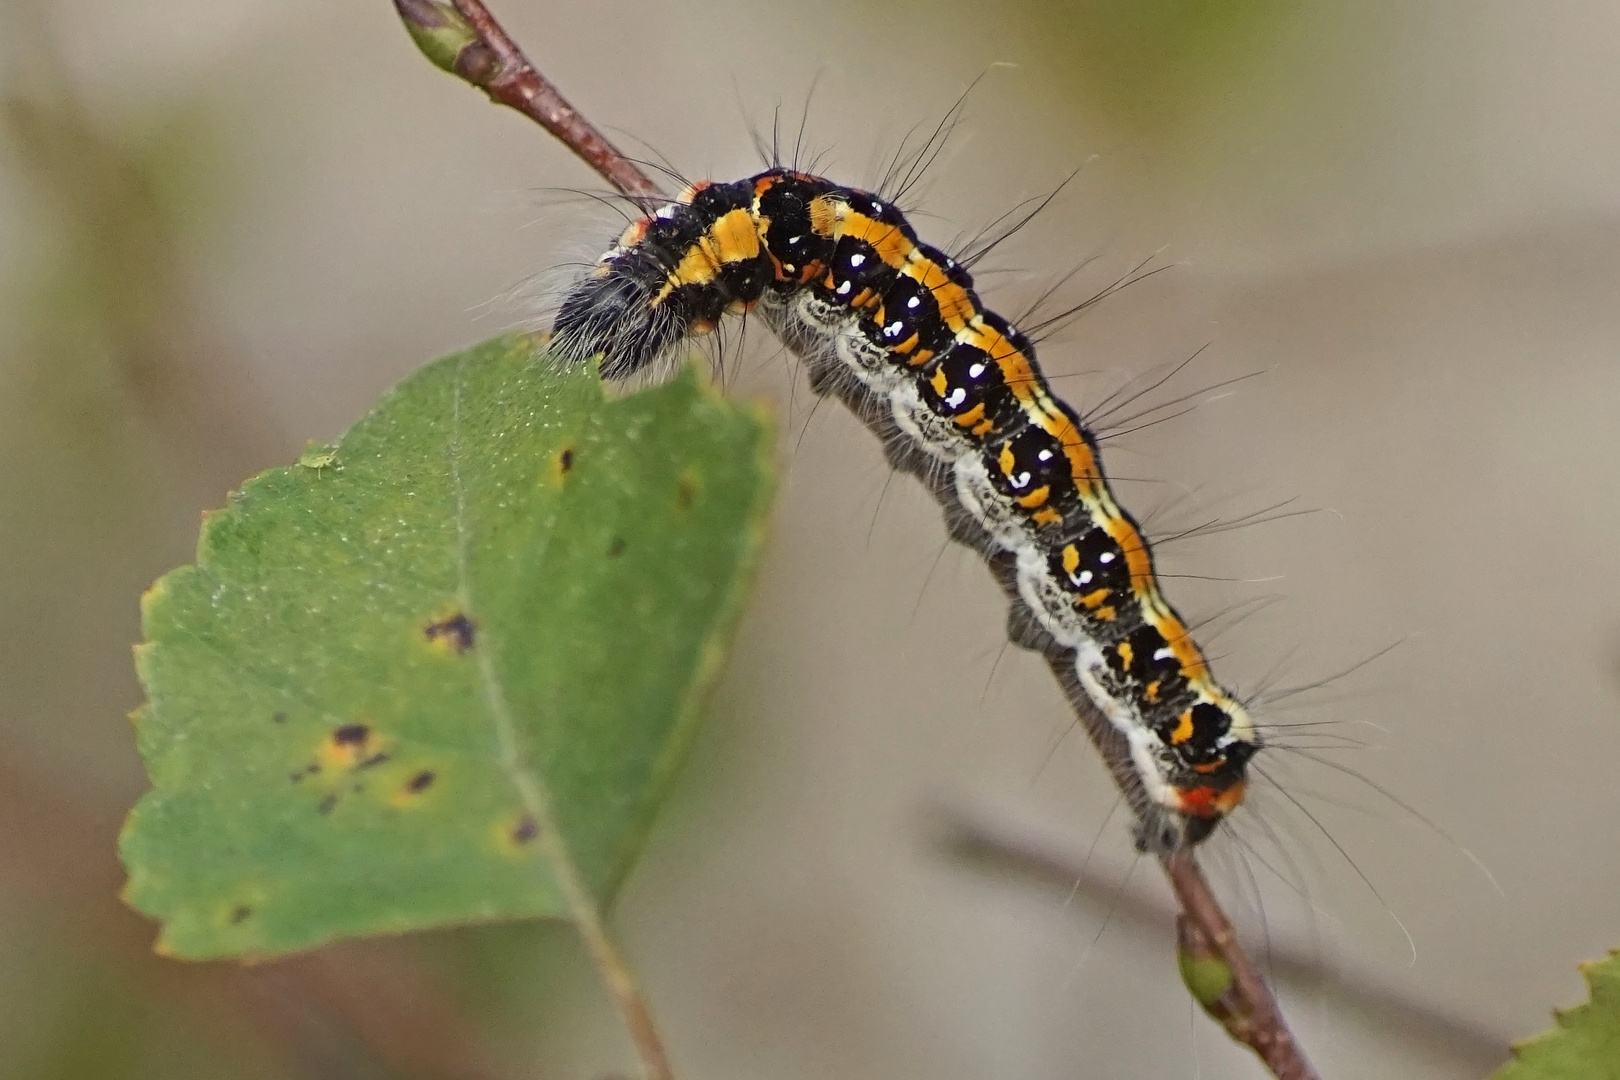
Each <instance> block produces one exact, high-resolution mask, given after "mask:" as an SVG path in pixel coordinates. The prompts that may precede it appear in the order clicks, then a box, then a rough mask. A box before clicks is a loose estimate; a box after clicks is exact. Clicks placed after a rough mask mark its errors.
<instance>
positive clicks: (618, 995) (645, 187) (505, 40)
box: [394, 0, 1318, 1080]
mask: <svg viewBox="0 0 1620 1080" xmlns="http://www.w3.org/2000/svg"><path fill="white" fill-rule="evenodd" d="M450 3H451V4H453V5H454V6H453V8H451V7H448V6H447V5H446V4H444V3H442V2H440V0H394V4H395V7H396V8H397V9H398V10H399V13H400V17H401V18H402V19H403V20H404V21H405V23H406V26H407V28H409V29H410V30H411V35H412V38H413V39H414V40H416V41H417V43H418V45H419V46H421V47H422V49H423V51H424V52H425V53H426V54H427V55H428V58H429V59H430V60H432V61H433V62H434V63H435V64H437V65H438V66H440V67H442V68H445V69H446V70H449V71H451V72H452V73H453V74H455V75H458V76H460V77H461V78H462V79H463V80H464V81H466V82H468V83H470V84H471V85H473V86H476V87H478V88H479V89H481V90H483V91H484V92H485V93H487V94H488V95H489V96H490V99H491V100H493V101H496V102H498V103H499V104H502V105H506V106H509V107H511V108H513V109H516V110H517V111H518V112H520V113H522V114H523V115H524V116H527V117H529V118H530V119H531V120H534V121H535V122H536V123H538V124H539V125H540V126H541V127H543V128H545V129H546V130H547V131H549V132H551V134H552V135H554V136H555V137H556V138H557V139H558V141H560V142H561V143H562V144H563V145H564V146H566V147H568V149H570V150H572V151H573V152H574V153H575V154H577V155H578V156H579V157H580V158H581V159H583V160H584V161H585V163H586V164H588V165H590V166H591V168H592V169H594V170H596V172H597V174H598V175H600V176H601V177H602V179H604V180H606V181H607V182H608V183H609V184H611V185H613V187H614V188H615V189H616V190H618V191H619V192H620V193H621V194H623V195H625V196H626V197H627V198H630V199H632V200H636V201H650V200H656V199H659V198H661V197H662V194H661V192H660V189H659V187H658V185H657V184H655V183H654V182H653V181H652V180H651V179H650V178H649V177H648V176H647V174H646V173H644V172H643V171H642V170H641V169H640V168H639V167H638V166H637V165H636V164H635V162H633V161H631V160H630V159H629V158H627V157H625V156H624V154H623V153H621V152H620V151H619V150H618V149H617V148H616V147H615V146H614V145H613V144H612V143H610V142H609V141H608V140H607V138H606V137H604V136H603V135H602V133H601V132H600V131H598V130H597V129H596V127H595V125H593V124H591V123H590V121H588V120H586V119H585V117H583V116H581V115H580V114H579V112H578V111H577V110H575V109H574V107H573V106H571V105H569V104H568V102H567V100H566V99H565V98H564V97H563V96H562V94H561V93H560V92H559V91H558V90H557V88H556V87H555V86H554V85H553V84H552V83H551V82H550V81H549V80H547V79H546V78H545V77H544V76H542V75H541V74H540V72H539V71H538V70H537V69H536V68H535V67H534V65H533V64H532V63H530V61H529V59H528V58H527V57H526V56H524V55H523V51H522V50H521V49H519V48H518V46H517V44H516V43H515V42H514V41H513V40H512V38H511V37H510V36H509V35H508V34H507V33H506V31H505V30H504V29H503V28H502V27H501V25H500V23H499V22H497V21H496V19H495V17H494V16H493V15H492V14H490V12H489V9H488V8H486V7H485V6H484V5H483V3H481V2H480V0H450ZM446 18H449V19H452V20H457V21H456V22H455V24H454V26H453V27H451V29H452V31H453V32H456V33H461V34H467V35H469V36H468V37H467V39H466V40H465V41H464V42H459V41H458V42H457V45H458V46H459V47H457V48H455V49H454V53H453V55H452V56H451V57H449V61H450V62H449V63H448V64H447V63H446V62H445V60H444V58H442V57H441V55H440V54H439V53H437V52H436V51H435V49H434V48H433V47H432V46H431V45H430V44H428V43H425V42H426V40H427V36H428V34H430V33H433V32H439V33H441V36H440V37H438V38H433V39H432V41H433V43H435V44H437V43H439V42H442V40H443V37H442V31H443V30H444V29H445V28H446V26H447V24H446V23H445V22H444V21H443V20H445V19H446ZM790 348H791V346H790ZM835 392H838V393H839V394H840V396H841V397H843V399H844V403H845V404H846V405H848V406H849V407H850V409H851V410H852V411H853V412H854V413H855V415H856V416H857V417H859V418H860V419H861V422H862V423H864V424H865V425H866V426H867V428H868V429H869V430H871V431H872V433H873V434H874V435H876V436H877V437H878V438H879V439H880V440H884V441H885V444H886V440H887V437H888V435H889V432H888V431H887V430H886V425H887V423H888V422H889V421H887V419H886V417H885V416H884V415H883V414H882V412H881V411H880V410H875V409H874V408H873V407H872V403H871V401H870V400H868V399H867V398H866V397H863V396H862V395H863V394H864V391H861V390H856V389H852V388H851V389H847V390H838V391H835ZM917 476H918V479H919V480H921V481H922V482H923V484H924V485H925V486H927V487H928V488H929V490H930V491H932V492H933V494H934V495H935V497H936V498H937V499H939V500H940V501H941V504H942V505H944V506H946V507H951V506H954V505H955V499H956V496H955V491H954V489H952V488H950V487H949V484H948V481H946V480H945V479H944V478H943V477H942V476H939V475H934V476H930V475H927V474H926V473H919V474H917ZM991 569H992V572H996V571H997V567H996V566H995V565H994V564H992V567H991ZM996 576H997V579H998V581H1000V582H1001V584H1002V586H1003V588H1004V589H1007V590H1008V591H1009V593H1010V595H1011V596H1012V598H1013V599H1014V600H1016V599H1017V598H1018V593H1017V587H1016V584H1012V585H1011V587H1010V588H1009V581H1008V580H1007V579H1006V576H1005V575H1004V574H1002V573H997V574H996ZM1044 655H1045V657H1046V660H1047V663H1048V665H1049V666H1050V667H1051V668H1052V670H1053V672H1054V674H1056V675H1057V676H1058V679H1059V682H1061V683H1063V684H1064V689H1065V691H1066V692H1067V694H1068V697H1069V701H1070V704H1071V706H1072V707H1073V708H1074V710H1075V714H1076V716H1077V717H1078V718H1079V720H1080V722H1081V725H1082V726H1083V727H1085V728H1086V729H1087V731H1088V732H1090V733H1092V735H1093V741H1094V742H1097V745H1098V749H1099V750H1100V751H1101V752H1102V753H1103V758H1104V760H1105V761H1106V762H1107V764H1108V766H1109V768H1110V770H1111V771H1112V772H1113V774H1114V776H1115V778H1116V780H1120V779H1122V778H1123V777H1124V776H1125V775H1126V774H1127V773H1128V772H1129V771H1130V767H1129V762H1128V761H1127V760H1126V759H1124V758H1123V757H1121V751H1120V748H1119V747H1118V746H1117V745H1113V744H1110V743H1109V742H1108V741H1107V740H1105V739H1104V740H1099V739H1098V734H1099V733H1098V730H1097V727H1096V724H1097V723H1098V722H1099V718H1098V717H1097V715H1096V712H1095V710H1094V709H1093V708H1092V706H1091V703H1090V701H1089V699H1087V698H1086V697H1085V695H1084V691H1083V690H1081V689H1080V688H1079V687H1078V685H1077V682H1076V680H1074V679H1073V677H1072V675H1071V676H1069V677H1065V671H1064V668H1065V667H1067V668H1068V670H1069V671H1071V672H1072V670H1073V662H1072V656H1070V655H1069V654H1067V653H1066V652H1064V651H1063V650H1059V649H1056V648H1055V647H1054V648H1051V649H1048V650H1044ZM520 787H521V785H520ZM534 795H535V796H536V798H537V802H536V805H535V806H531V807H530V812H531V813H533V814H534V815H535V817H536V820H537V821H538V822H539V824H540V826H541V830H542V833H543V835H544V836H545V837H546V838H547V842H548V843H551V844H556V845H558V846H559V847H560V848H561V852H560V854H561V856H562V857H561V858H559V859H554V864H555V865H556V866H557V867H558V868H559V873H558V874H557V884H558V887H559V888H560V889H561V890H562V891H563V893H564V899H565V901H566V902H567V903H568V905H569V908H570V910H571V911H572V912H573V913H574V916H575V923H576V925H577V926H578V927H579V932H580V934H581V936H582V937H584V938H585V943H586V946H587V947H588V948H589V949H590V951H591V957H592V959H593V960H594V961H595V962H596V966H597V970H598V971H599V972H600V973H601V976H602V979H603V981H604V982H605V983H606V984H607V987H608V991H609V993H611V994H612V995H613V997H614V1001H615V1004H617V1005H618V1007H619V1012H620V1014H621V1016H623V1018H624V1022H625V1025H626V1027H627V1028H629V1030H630V1035H631V1038H632V1039H633V1040H634V1041H635V1043H636V1048H637V1051H638V1052H639V1053H640V1054H641V1058H642V1064H643V1066H644V1067H645V1068H646V1070H647V1074H648V1076H649V1078H652V1080H667V1078H669V1077H670V1076H671V1073H670V1069H669V1063H668V1058H667V1055H666V1054H665V1052H664V1049H663V1045H662V1043H661V1042H660V1040H659V1038H658V1035H657V1032H656V1030H655V1028H654V1027H653V1023H652V1017H651V1013H650V1011H649V1010H648V1008H647V1005H646V1002H645V1000H644V999H643V998H642V996H641V994H640V992H639V990H638V989H637V987H636V984H635V980H634V978H633V977H632V976H631V973H630V970H629V968H628V967H627V966H626V964H625V962H624V958H623V956H622V955H621V954H620V953H619V951H618V948H617V946H615V945H614V943H613V941H612V939H611V938H610V937H608V935H607V932H606V930H605V929H604V928H603V926H602V921H601V914H600V912H599V911H598V909H597V907H596V902H595V900H594V898H593V897H592V896H591V894H590V891H589V890H588V889H587V888H586V887H585V884H584V882H583V881H582V880H581V879H580V877H579V873H578V868H577V867H575V866H574V864H573V860H572V857H571V856H569V853H568V851H567V847H566V844H564V843H563V841H562V839H561V837H560V835H559V833H558V831H557V829H556V828H554V827H552V826H553V824H554V823H552V822H550V821H549V820H548V818H549V812H548V807H547V806H546V804H545V798H544V793H543V792H540V791H535V792H534ZM1160 864H1161V865H1162V866H1163V868H1164V872H1165V875H1166V876H1167V877H1168V878H1169V879H1170V885H1171V888H1172V889H1174V890H1175V893H1176V898H1177V900H1178V901H1179V902H1180V903H1181V907H1182V911H1183V912H1184V914H1185V916H1186V920H1185V924H1184V925H1185V929H1184V930H1183V934H1184V935H1185V938H1184V940H1186V941H1188V942H1190V943H1192V944H1194V945H1196V946H1197V947H1198V948H1199V949H1201V950H1207V951H1209V952H1210V953H1212V954H1213V955H1217V956H1219V957H1220V959H1221V960H1223V961H1224V962H1225V963H1226V964H1227V966H1228V967H1230V968H1231V971H1232V984H1231V987H1230V989H1229V991H1228V998H1223V1006H1224V1007H1228V1008H1230V1009H1231V1011H1232V1012H1233V1014H1234V1016H1237V1017H1240V1018H1242V1020H1243V1022H1242V1023H1241V1024H1236V1023H1226V1024H1225V1027H1226V1030H1227V1032H1228V1034H1230V1035H1231V1036H1232V1037H1233V1038H1234V1039H1236V1040H1238V1041H1240V1042H1243V1043H1245V1044H1246V1045H1248V1046H1249V1047H1250V1048H1252V1049H1253V1050H1254V1052H1255V1053H1256V1054H1258V1055H1259V1057H1260V1059H1261V1060H1262V1061H1263V1062H1265V1064H1266V1067H1267V1068H1269V1069H1270V1070H1271V1072H1272V1074H1273V1075H1274V1076H1276V1077H1277V1078H1278V1080H1318V1074H1317V1073H1316V1071H1315V1069H1314V1068H1312V1066H1311V1064H1310V1062H1309V1061H1308V1060H1307V1059H1306V1057H1305V1055H1304V1052H1303V1051H1302V1050H1301V1049H1300V1047H1299V1044H1298V1042H1297V1041H1296V1040H1295V1038H1294V1036H1293V1033H1292V1032H1291V1031H1290V1030H1289V1028H1288V1025H1287V1022H1286V1021H1285V1020H1284V1019H1283V1016H1282V1011H1281V1010H1280V1009H1279V1008H1278V1007H1277V1001H1276V998H1274V997H1273V996H1272V994H1271V990H1270V988H1269V987H1268V986H1267V985H1266V984H1265V981H1264V980H1263V979H1261V978H1260V975H1259V972H1258V971H1257V970H1256V968H1255V966H1254V964H1253V962H1252V961H1250V959H1249V957H1248V955H1247V954H1246V953H1244V951H1243V946H1242V944H1241V943H1240V942H1239V941H1238V939H1237V934H1236V932H1235V931H1234V930H1233V929H1232V923H1231V920H1229V919H1228V918H1227V917H1226V913H1225V912H1224V911H1223V910H1222V909H1221V906H1220V903H1219V901H1217V900H1216V898H1215V895H1214V893H1213V892H1211V890H1210V888H1209V882H1208V881H1207V880H1206V879H1205V878H1204V875H1203V872H1202V871H1201V870H1200V869H1199V867H1198V862H1197V859H1196V857H1195V856H1194V855H1193V853H1192V852H1179V853H1176V854H1174V855H1170V856H1166V857H1164V858H1161V860H1160Z"/></svg>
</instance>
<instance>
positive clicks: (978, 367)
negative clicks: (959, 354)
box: [968, 363, 984, 379]
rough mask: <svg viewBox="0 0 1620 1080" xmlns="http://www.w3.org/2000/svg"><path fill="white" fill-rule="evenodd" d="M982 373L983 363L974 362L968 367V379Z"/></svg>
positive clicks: (975, 377)
mask: <svg viewBox="0 0 1620 1080" xmlns="http://www.w3.org/2000/svg"><path fill="white" fill-rule="evenodd" d="M983 374H984V365H983V364H979V363H975V364H974V365H973V366H972V367H970V368H968V378H970V379H977V378H978V377H979V376H980V375H983Z"/></svg>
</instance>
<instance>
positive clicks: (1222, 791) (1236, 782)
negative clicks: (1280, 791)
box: [1134, 694, 1261, 853]
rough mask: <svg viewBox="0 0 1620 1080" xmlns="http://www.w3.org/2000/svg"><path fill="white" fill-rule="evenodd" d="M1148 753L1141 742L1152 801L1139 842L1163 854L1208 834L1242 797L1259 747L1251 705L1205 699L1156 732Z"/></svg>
mask: <svg viewBox="0 0 1620 1080" xmlns="http://www.w3.org/2000/svg"><path fill="white" fill-rule="evenodd" d="M1156 735H1157V736H1158V737H1156V738H1155V739H1154V740H1153V742H1154V743H1155V744H1156V745H1155V746H1154V747H1153V748H1152V749H1151V750H1150V751H1149V752H1148V753H1143V752H1142V751H1143V750H1144V749H1146V748H1144V747H1138V748H1137V752H1136V753H1135V755H1134V756H1135V757H1136V760H1137V762H1138V765H1139V766H1142V765H1144V764H1147V763H1146V762H1145V761H1144V759H1145V758H1150V759H1151V764H1150V765H1149V766H1148V768H1149V769H1150V771H1151V774H1152V778H1153V782H1150V783H1148V784H1147V787H1148V794H1149V797H1150V798H1151V800H1152V803H1151V805H1150V806H1149V807H1148V808H1147V809H1146V811H1145V812H1143V813H1140V814H1139V815H1138V826H1137V832H1136V846H1137V848H1138V849H1139V850H1142V851H1144V852H1155V853H1163V852H1168V851H1179V850H1181V849H1183V848H1188V847H1192V846H1193V845H1195V844H1198V843H1201V842H1202V841H1204V840H1205V839H1207V838H1208V837H1209V836H1210V835H1211V834H1212V833H1213V832H1214V831H1215V829H1216V827H1217V826H1219V825H1220V823H1221V822H1222V821H1223V820H1224V819H1225V818H1226V816H1227V815H1228V814H1230V813H1231V812H1232V811H1233V810H1236V809H1237V807H1238V805H1239V804H1240V803H1242V801H1243V794H1244V791H1245V789H1246V787H1247V784H1248V766H1249V759H1250V758H1252V757H1254V755H1255V753H1256V752H1257V751H1258V750H1259V749H1260V747H1261V743H1260V741H1259V737H1258V736H1257V734H1256V733H1255V727H1254V721H1253V720H1252V719H1251V718H1250V717H1249V714H1248V710H1246V709H1244V708H1243V706H1242V705H1240V704H1238V703H1237V702H1236V701H1234V700H1232V699H1231V698H1229V697H1227V696H1226V695H1224V694H1221V695H1217V696H1211V697H1208V698H1205V699H1204V700H1201V701H1199V702H1198V703H1196V704H1194V705H1193V706H1192V707H1190V708H1188V709H1186V710H1185V711H1183V712H1182V713H1180V714H1179V715H1178V716H1177V717H1176V720H1175V725H1174V727H1172V728H1171V729H1170V730H1169V731H1167V732H1163V733H1156Z"/></svg>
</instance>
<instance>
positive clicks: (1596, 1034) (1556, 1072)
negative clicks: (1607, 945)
mask: <svg viewBox="0 0 1620 1080" xmlns="http://www.w3.org/2000/svg"><path fill="white" fill-rule="evenodd" d="M1581 974H1582V975H1584V976H1586V982H1587V985H1588V986H1590V987H1591V988H1592V999H1591V1000H1590V1001H1588V1002H1587V1003H1586V1004H1585V1005H1577V1006H1575V1007H1574V1008H1573V1009H1562V1010H1559V1011H1558V1012H1555V1013H1554V1014H1553V1015H1554V1017H1555V1018H1556V1020H1557V1025H1556V1026H1555V1027H1554V1028H1553V1029H1552V1030H1551V1031H1549V1032H1547V1033H1546V1034H1545V1035H1540V1036H1537V1037H1536V1038H1534V1039H1531V1040H1530V1041H1529V1042H1524V1043H1520V1044H1519V1045H1517V1046H1515V1047H1514V1048H1513V1060H1512V1061H1510V1062H1508V1063H1507V1064H1506V1065H1504V1066H1502V1068H1501V1069H1499V1070H1497V1072H1496V1073H1495V1074H1494V1075H1493V1076H1492V1077H1491V1080H1620V950H1616V951H1614V952H1611V953H1610V954H1609V956H1608V959H1606V960H1596V961H1593V962H1592V963H1590V964H1582V965H1581Z"/></svg>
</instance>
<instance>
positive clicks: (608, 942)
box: [449, 360, 675, 1080]
mask: <svg viewBox="0 0 1620 1080" xmlns="http://www.w3.org/2000/svg"><path fill="white" fill-rule="evenodd" d="M465 363H466V361H465V360H463V361H462V365H463V366H465ZM461 386H462V374H461V370H460V368H458V369H457V371H456V382H455V396H454V399H453V404H452V411H451V431H450V446H449V458H450V461H449V465H450V479H451V485H452V488H453V490H454V494H455V499H456V562H457V568H456V573H457V577H458V578H459V579H460V592H461V595H460V597H459V600H460V602H461V605H462V610H464V611H468V612H472V611H475V610H476V608H475V606H474V602H473V600H474V598H473V596H472V568H471V557H470V551H469V547H470V539H469V535H468V528H467V526H468V511H467V499H466V489H465V487H464V485H463V483H462V479H461ZM489 633H490V632H489V631H487V630H486V631H485V635H486V641H487V640H488V635H489ZM498 652H499V647H498V645H496V643H494V642H490V647H486V648H482V649H479V650H478V651H477V664H478V677H479V682H480V683H481V684H482V686H483V691H484V705H485V708H487V709H488V710H489V714H490V719H491V723H492V725H493V726H494V729H495V743H496V753H497V755H498V757H499V759H500V764H501V769H502V771H503V772H505V773H506V776H507V779H508V780H510V781H511V783H512V787H513V788H514V789H515V790H516V791H517V794H518V799H519V801H521V802H522V804H523V809H524V812H525V813H527V814H528V815H529V817H530V818H531V819H533V821H534V826H535V832H536V839H537V840H538V841H539V845H540V851H541V853H542V854H543V855H544V856H545V865H546V870H547V871H548V872H549V873H550V877H551V880H552V883H553V884H554V885H555V886H556V888H557V891H558V893H560V894H561V896H562V900H563V904H564V906H565V907H566V908H567V910H568V915H569V918H570V919H571V920H572V921H573V923H574V927H575V929H576V930H578V932H579V936H580V938H581V939H583V940H584V942H585V948H586V950H587V951H589V952H590V954H591V961H592V963H594V964H595V965H596V970H597V973H598V974H599V975H600V976H601V977H602V983H603V985H604V986H606V987H607V991H608V995H609V996H610V997H611V998H612V999H613V1004H614V1006H615V1007H616V1008H617V1009H618V1010H619V1015H620V1017H621V1018H622V1019H623V1020H624V1026H625V1029H626V1030H627V1031H628V1032H629V1035H630V1041H631V1042H632V1043H634V1044H635V1048H636V1056H637V1057H639V1058H640V1059H641V1066H642V1069H643V1071H644V1075H645V1080H674V1076H675V1073H674V1070H673V1069H671V1068H670V1064H669V1054H668V1052H666V1051H665V1049H664V1043H663V1040H662V1039H660V1038H659V1035H658V1027H657V1025H656V1024H655V1023H653V1018H652V1010H651V1008H649V1006H648V1005H647V999H646V998H645V997H644V996H643V995H642V993H641V989H640V988H639V987H638V986H637V985H636V979H635V975H634V974H633V973H632V972H631V971H630V965H629V964H628V963H627V962H626V960H625V958H624V954H623V953H621V952H620V951H619V947H618V945H617V944H615V943H614V941H613V939H612V937H611V936H609V934H608V932H607V927H606V926H605V925H604V924H603V922H602V911H601V908H600V907H599V906H598V905H597V902H596V896H595V895H594V894H593V893H592V892H591V889H590V886H588V885H587V884H586V883H585V877H584V875H583V874H581V873H580V871H579V864H578V863H577V862H576V861H575V860H574V852H573V850H572V849H571V848H570V847H569V846H568V841H567V839H566V838H565V837H564V836H563V831H562V828H561V827H560V825H561V823H560V822H559V821H558V820H557V814H556V811H555V809H554V808H553V806H552V803H551V794H550V792H548V791H547V790H546V786H545V785H544V784H542V783H541V782H540V781H539V780H538V779H537V777H536V774H535V771H534V769H533V767H532V766H531V764H530V763H529V761H528V760H527V758H526V756H525V754H524V752H523V746H522V743H521V741H520V740H519V738H518V727H517V721H516V719H515V717H514V716H513V715H512V707H511V704H510V702H508V701H507V698H506V691H505V689H504V688H503V686H502V684H501V680H500V677H499V674H498V673H497V672H496V670H495V656H496V655H497V654H498Z"/></svg>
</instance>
